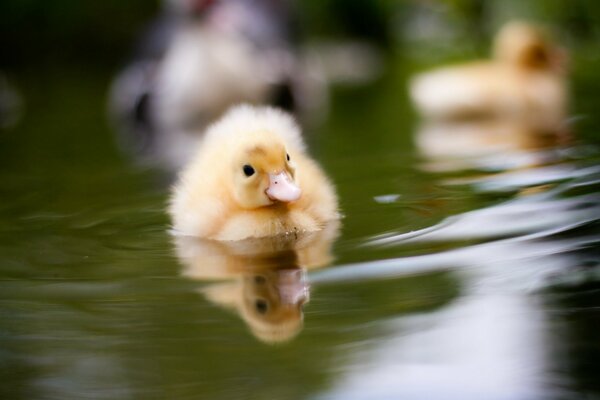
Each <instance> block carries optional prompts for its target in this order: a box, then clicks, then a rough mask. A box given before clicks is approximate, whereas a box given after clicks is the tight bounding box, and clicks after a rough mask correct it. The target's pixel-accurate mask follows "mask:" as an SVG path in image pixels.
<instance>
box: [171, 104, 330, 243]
mask: <svg viewBox="0 0 600 400" xmlns="http://www.w3.org/2000/svg"><path fill="white" fill-rule="evenodd" d="M169 213H170V215H171V218H172V222H173V228H174V230H175V232H177V233H179V234H183V235H190V236H197V237H202V238H208V239H216V240H241V239H245V238H250V237H265V236H274V235H280V234H290V233H297V232H304V231H306V232H310V231H317V230H320V229H322V228H323V226H324V225H325V224H326V223H327V222H328V221H331V220H335V219H337V218H339V214H338V206H337V197H336V194H335V191H334V188H333V186H332V184H331V183H330V181H329V179H328V178H327V177H326V176H325V174H324V173H323V171H322V170H321V168H320V167H319V166H318V164H317V163H316V162H315V161H313V160H312V159H311V158H310V157H309V156H308V155H307V154H306V153H305V145H304V143H303V141H302V137H301V135H300V130H299V128H298V126H297V125H296V124H295V122H294V121H293V119H292V118H291V117H290V116H289V115H288V114H285V113H284V112H282V111H279V110H276V109H274V108H271V107H257V106H250V105H242V106H237V107H234V108H233V109H231V110H230V111H229V112H227V113H226V114H225V115H224V116H223V117H222V118H221V119H220V120H219V121H217V122H216V123H214V124H213V125H211V126H210V127H209V128H208V129H207V131H206V132H205V134H204V138H203V140H202V141H201V143H200V145H199V146H198V149H197V151H196V153H195V155H194V156H193V159H192V161H191V162H190V163H189V165H188V166H187V167H186V168H184V169H183V171H182V172H181V174H180V176H179V180H178V183H177V184H176V185H175V186H174V189H173V192H172V196H171V201H170V206H169Z"/></svg>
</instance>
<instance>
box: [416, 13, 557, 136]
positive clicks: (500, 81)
mask: <svg viewBox="0 0 600 400" xmlns="http://www.w3.org/2000/svg"><path fill="white" fill-rule="evenodd" d="M565 61H566V56H565V53H564V51H563V50H562V49H559V48H557V47H556V46H554V45H553V44H552V43H550V42H549V41H548V39H547V38H546V36H545V35H544V34H543V32H542V31H541V30H540V29H538V28H536V27H534V26H532V25H529V24H527V23H523V22H511V23H508V24H507V25H505V26H504V27H503V28H502V29H501V30H500V32H499V33H498V34H497V36H496V38H495V43H494V55H493V58H492V60H489V61H478V62H472V63H469V64H464V65H458V66H454V67H446V68H441V69H437V70H434V71H431V72H426V73H424V74H421V75H418V76H417V77H416V78H414V79H413V80H412V82H411V86H410V94H411V97H412V100H413V102H414V103H415V105H416V107H417V109H418V111H419V112H420V113H421V114H423V115H424V116H425V117H428V118H432V119H453V118H465V117H475V116H477V117H480V116H485V117H503V118H520V119H527V120H528V121H529V123H531V124H532V125H535V126H536V127H538V128H539V129H550V130H553V129H556V128H557V125H560V124H561V123H562V122H563V120H564V118H565V115H566V111H567V110H566V108H567V83H566V77H565Z"/></svg>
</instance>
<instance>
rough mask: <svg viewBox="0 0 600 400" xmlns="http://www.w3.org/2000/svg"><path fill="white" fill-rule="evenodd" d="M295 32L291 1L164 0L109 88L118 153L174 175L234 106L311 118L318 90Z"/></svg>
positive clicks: (316, 81)
mask: <svg viewBox="0 0 600 400" xmlns="http://www.w3.org/2000/svg"><path fill="white" fill-rule="evenodd" d="M293 25H294V24H293V15H292V4H291V1H290V0H168V1H167V2H166V3H165V9H164V11H163V13H162V15H161V16H160V17H159V18H158V19H157V20H156V21H155V22H154V24H153V25H152V26H151V28H150V29H149V30H148V32H147V33H146V35H144V40H143V42H142V45H141V46H140V48H139V51H138V53H137V58H136V59H135V60H134V61H133V62H132V63H131V64H130V65H129V66H128V67H126V68H125V69H124V70H123V71H122V72H121V73H120V74H119V75H118V76H117V78H116V79H115V81H114V83H113V87H112V90H111V96H110V113H111V117H112V119H113V121H114V122H115V124H116V127H117V129H118V131H119V139H120V142H121V144H122V145H123V147H125V148H126V149H127V150H129V151H133V152H134V153H135V154H136V155H138V156H140V157H139V158H140V159H141V160H143V161H149V162H150V163H151V164H159V165H163V166H167V167H171V168H178V167H179V166H181V165H182V164H183V163H184V162H185V161H186V160H187V159H188V158H189V156H190V152H191V150H192V149H193V148H194V147H195V142H196V141H197V140H198V137H199V134H200V133H201V132H202V130H203V129H204V128H205V127H206V125H207V124H209V123H210V122H212V121H213V120H215V119H217V118H218V117H219V116H220V115H221V114H222V113H223V112H224V111H225V110H226V109H227V108H229V107H230V106H232V105H235V104H237V103H242V102H246V103H254V104H271V105H276V106H279V107H282V108H284V109H286V110H288V111H291V112H294V113H296V114H297V115H298V114H301V115H302V114H306V113H308V110H309V109H311V107H315V105H316V104H318V101H314V100H315V96H313V94H317V96H320V97H322V96H321V95H320V94H319V93H321V94H322V92H323V90H322V89H320V87H319V82H318V79H316V80H315V79H313V77H311V76H308V75H309V74H307V73H306V71H305V70H303V68H302V65H301V63H300V62H298V58H297V54H296V53H295V51H294V46H293V36H294V32H293Z"/></svg>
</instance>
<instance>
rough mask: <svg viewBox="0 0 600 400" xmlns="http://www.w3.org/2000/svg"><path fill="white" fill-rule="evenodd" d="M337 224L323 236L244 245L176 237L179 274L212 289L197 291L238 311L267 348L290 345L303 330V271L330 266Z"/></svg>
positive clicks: (284, 237)
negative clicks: (288, 342) (204, 282)
mask: <svg viewBox="0 0 600 400" xmlns="http://www.w3.org/2000/svg"><path fill="white" fill-rule="evenodd" d="M338 232H339V223H338V221H333V222H332V223H329V224H327V226H325V227H324V229H322V230H321V231H318V232H310V233H305V234H299V235H280V236H276V237H270V238H261V239H247V240H242V241H225V242H223V241H214V240H207V239H200V238H195V237H190V236H175V237H174V240H175V248H176V252H177V256H178V258H179V260H180V261H181V263H182V265H183V269H182V275H183V276H186V277H188V278H191V279H195V280H201V281H209V282H210V281H215V280H217V281H224V282H219V283H213V284H210V285H208V286H206V287H204V288H202V289H200V290H199V292H200V293H201V294H202V295H204V296H205V297H206V298H207V299H208V300H209V301H211V302H213V303H215V304H217V305H219V306H222V307H224V308H226V309H230V310H232V311H234V312H236V313H237V314H238V315H239V316H240V317H241V318H242V319H243V320H244V321H245V322H246V324H248V326H249V328H250V330H251V332H252V333H253V334H254V336H256V337H257V338H258V339H259V340H261V341H263V342H266V343H279V342H284V341H289V340H291V339H292V338H293V337H295V336H296V335H297V334H298V333H299V332H300V330H301V329H302V326H303V307H304V305H305V304H306V303H307V302H308V301H309V297H310V296H309V289H310V288H309V284H308V282H307V280H306V270H307V269H313V268H319V267H323V266H326V265H328V264H329V263H331V261H332V259H333V257H332V254H331V245H332V243H333V241H334V240H335V238H336V237H337V235H338Z"/></svg>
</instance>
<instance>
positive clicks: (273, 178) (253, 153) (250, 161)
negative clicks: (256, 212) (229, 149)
mask: <svg viewBox="0 0 600 400" xmlns="http://www.w3.org/2000/svg"><path fill="white" fill-rule="evenodd" d="M251 135H252V136H253V140H251V141H250V142H249V143H248V144H247V145H245V146H242V147H241V148H240V149H239V151H238V152H237V154H236V155H235V156H234V158H233V162H232V165H231V167H232V169H233V171H232V174H233V193H234V197H235V199H236V201H237V202H238V204H239V205H240V206H241V207H243V208H247V209H252V208H257V207H262V206H267V205H270V204H273V203H275V202H291V201H295V200H298V199H299V198H300V195H301V193H302V191H301V189H300V187H298V185H297V184H296V181H295V174H296V168H295V165H294V163H293V162H292V158H291V157H290V154H289V152H288V151H287V149H286V147H285V145H284V144H283V143H282V142H281V141H278V140H276V138H275V137H272V136H273V135H270V134H269V132H255V133H251Z"/></svg>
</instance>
